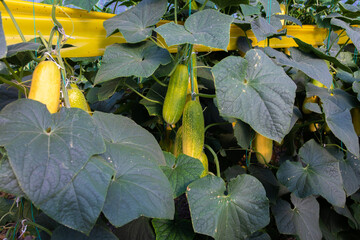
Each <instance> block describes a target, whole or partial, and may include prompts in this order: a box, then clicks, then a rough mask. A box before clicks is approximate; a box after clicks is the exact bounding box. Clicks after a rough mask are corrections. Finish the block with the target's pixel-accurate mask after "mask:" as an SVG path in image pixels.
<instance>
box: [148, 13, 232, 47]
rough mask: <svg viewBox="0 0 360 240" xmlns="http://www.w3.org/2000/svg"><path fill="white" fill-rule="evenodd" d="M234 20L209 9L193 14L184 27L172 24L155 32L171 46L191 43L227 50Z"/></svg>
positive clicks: (163, 26) (162, 26)
mask: <svg viewBox="0 0 360 240" xmlns="http://www.w3.org/2000/svg"><path fill="white" fill-rule="evenodd" d="M233 20H234V18H233V17H230V16H229V15H225V14H223V13H220V12H218V11H215V10H213V9H207V10H203V11H199V12H197V13H195V14H192V15H191V16H190V17H188V19H186V21H185V24H184V26H183V25H178V24H175V23H173V22H171V23H167V24H164V25H161V26H160V27H158V28H156V29H155V31H156V32H157V33H159V34H160V35H161V36H162V37H163V38H164V39H165V41H166V44H167V45H169V46H172V45H180V44H184V43H190V44H202V45H204V46H208V47H213V48H220V49H224V50H226V48H227V46H228V44H229V41H230V24H231V23H232V22H233Z"/></svg>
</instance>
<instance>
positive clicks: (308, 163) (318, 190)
mask: <svg viewBox="0 0 360 240" xmlns="http://www.w3.org/2000/svg"><path fill="white" fill-rule="evenodd" d="M299 155H300V157H301V159H302V162H303V163H304V166H303V164H302V163H300V162H290V161H286V162H284V163H283V164H281V166H280V168H279V170H278V172H277V177H278V180H279V181H280V182H281V183H282V184H284V185H285V186H286V187H287V188H288V189H289V190H290V191H291V192H293V193H294V194H295V195H296V196H298V197H300V198H305V197H308V196H310V195H317V194H319V195H321V196H323V197H324V198H325V199H326V200H327V201H328V202H330V203H331V204H333V205H335V206H339V207H343V206H344V204H345V200H346V196H345V192H344V189H343V184H342V178H341V173H340V167H339V160H337V159H336V158H335V157H334V156H333V155H331V154H330V153H329V152H328V151H327V150H326V149H325V148H323V147H321V146H320V145H319V144H317V143H316V142H315V140H314V139H311V140H309V141H308V142H306V143H305V144H304V145H303V146H302V147H301V148H300V151H299Z"/></svg>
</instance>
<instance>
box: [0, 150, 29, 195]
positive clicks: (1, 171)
mask: <svg viewBox="0 0 360 240" xmlns="http://www.w3.org/2000/svg"><path fill="white" fill-rule="evenodd" d="M0 191H3V192H6V193H10V194H13V195H15V196H17V197H22V196H25V194H24V192H23V191H22V190H21V188H20V186H19V183H18V181H17V179H16V176H15V173H14V171H13V170H12V168H11V166H10V163H9V159H8V156H7V153H6V151H5V149H3V148H0Z"/></svg>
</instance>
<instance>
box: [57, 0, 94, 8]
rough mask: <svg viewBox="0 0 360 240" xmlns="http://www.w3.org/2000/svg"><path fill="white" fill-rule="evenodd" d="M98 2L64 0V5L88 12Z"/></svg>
mask: <svg viewBox="0 0 360 240" xmlns="http://www.w3.org/2000/svg"><path fill="white" fill-rule="evenodd" d="M98 2H99V0H65V1H64V5H70V4H71V5H74V6H77V7H80V8H82V9H85V10H87V11H90V10H91V9H92V8H93V7H94V6H95V5H96V4H97V3H98Z"/></svg>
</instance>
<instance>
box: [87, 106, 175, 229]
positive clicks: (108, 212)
mask: <svg viewBox="0 0 360 240" xmlns="http://www.w3.org/2000/svg"><path fill="white" fill-rule="evenodd" d="M93 118H94V120H95V122H96V123H97V125H98V126H99V127H100V130H101V134H102V136H103V137H104V139H105V143H106V152H105V153H104V154H103V156H104V158H105V159H106V160H107V161H108V162H109V163H110V164H112V165H113V167H114V168H115V170H116V175H115V177H114V178H113V181H112V182H111V184H110V187H109V190H108V194H107V198H106V201H105V205H104V208H103V212H104V214H105V216H106V217H107V218H108V219H109V221H110V222H111V223H112V224H113V225H115V226H117V227H120V226H123V225H125V224H126V223H128V222H130V221H132V220H134V219H136V218H138V217H140V216H146V217H150V218H165V219H172V218H173V216H174V201H173V191H172V188H171V185H170V183H169V181H168V179H167V178H166V176H165V174H164V173H163V172H162V171H161V169H160V167H159V164H165V160H164V155H163V152H162V151H161V149H160V146H159V144H158V143H157V142H156V140H155V138H154V137H153V135H152V134H150V133H149V132H148V131H146V130H145V129H143V128H142V127H140V126H139V125H137V124H136V123H135V122H134V121H132V120H131V119H129V118H126V117H123V116H119V115H113V114H106V113H100V112H95V114H94V115H93Z"/></svg>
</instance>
